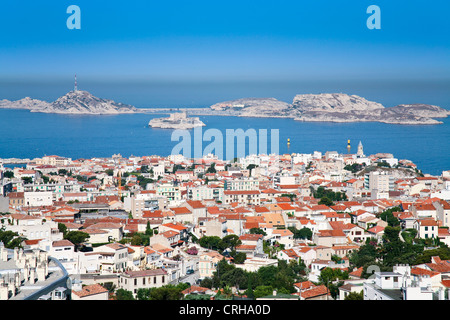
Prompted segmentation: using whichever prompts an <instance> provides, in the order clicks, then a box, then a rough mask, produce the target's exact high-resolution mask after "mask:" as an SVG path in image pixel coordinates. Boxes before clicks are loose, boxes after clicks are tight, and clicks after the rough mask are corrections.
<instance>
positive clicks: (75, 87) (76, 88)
mask: <svg viewBox="0 0 450 320" xmlns="http://www.w3.org/2000/svg"><path fill="white" fill-rule="evenodd" d="M77 90H78V86H77V74H76V73H75V86H74V89H73V91H75V92H76V91H77Z"/></svg>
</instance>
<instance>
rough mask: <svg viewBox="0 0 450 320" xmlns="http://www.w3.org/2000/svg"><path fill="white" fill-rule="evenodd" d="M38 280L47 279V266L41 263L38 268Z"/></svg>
mask: <svg viewBox="0 0 450 320" xmlns="http://www.w3.org/2000/svg"><path fill="white" fill-rule="evenodd" d="M36 271H37V278H38V281H45V266H43V265H40V266H39V267H37V268H36Z"/></svg>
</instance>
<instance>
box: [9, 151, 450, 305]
mask: <svg viewBox="0 0 450 320" xmlns="http://www.w3.org/2000/svg"><path fill="white" fill-rule="evenodd" d="M444 169H445V168H444ZM0 172H1V176H0V177H1V182H2V183H1V186H2V192H1V193H2V194H1V197H0V212H1V217H0V227H1V229H0V241H1V244H0V249H1V252H0V256H1V257H0V258H1V259H0V270H9V272H10V273H14V274H16V277H15V278H11V279H10V278H5V276H3V274H5V273H0V282H1V283H3V284H8V285H3V286H0V300H7V299H21V297H23V296H24V295H25V291H24V290H25V287H27V283H28V281H30V282H33V283H35V282H36V281H38V280H39V279H41V280H42V281H44V280H45V279H46V277H49V275H48V274H46V273H45V272H48V268H47V269H45V268H44V267H43V268H44V269H42V268H41V269H39V266H40V264H36V261H42V263H43V264H44V265H45V261H44V260H45V258H44V256H42V253H43V252H45V253H46V256H47V255H48V256H49V257H52V258H54V259H56V260H57V261H58V262H59V263H60V264H61V265H62V266H63V269H64V270H65V271H66V272H67V274H68V276H69V278H70V281H71V285H70V286H69V287H70V288H68V289H67V290H65V291H64V292H63V293H62V294H61V295H58V297H59V298H60V299H62V298H63V297H68V296H70V297H71V298H72V299H73V300H93V299H94V300H131V299H135V300H155V299H159V298H161V297H162V296H164V297H165V298H169V299H172V300H181V299H184V300H199V299H204V300H214V299H232V298H234V299H244V300H248V299H256V300H271V299H283V300H349V299H355V300H374V299H385V300H386V299H388V300H411V299H418V300H447V299H449V294H448V293H449V290H450V249H449V247H448V246H449V245H450V232H449V226H450V220H449V214H450V203H449V200H450V171H442V174H441V175H439V176H431V175H427V174H423V173H422V172H421V171H420V168H417V166H416V165H415V164H414V163H413V162H412V161H410V160H407V159H397V158H395V156H394V155H392V154H386V153H379V154H373V155H365V154H364V152H363V149H362V144H360V147H359V148H358V153H357V154H340V153H338V152H335V151H327V152H324V153H322V152H319V151H316V152H314V153H311V154H298V153H293V154H283V155H264V154H263V155H249V156H247V157H245V158H240V159H234V160H233V161H223V160H220V159H218V158H217V157H215V156H214V155H211V154H209V155H206V156H204V157H203V158H200V159H188V158H185V157H183V156H181V155H171V156H168V157H161V156H142V157H137V156H130V157H123V156H121V155H120V154H117V155H112V156H111V157H110V158H92V159H71V158H66V157H64V156H59V155H58V156H57V155H53V156H45V157H42V158H36V159H27V160H26V161H24V163H23V164H22V165H20V166H15V167H11V166H8V165H6V164H4V165H1V166H0ZM25 256H26V257H27V258H26V259H25V258H24V257H25ZM36 257H38V258H36ZM33 261H34V262H33ZM24 270H25V271H24ZM45 270H47V271H45ZM35 272H36V273H35ZM38 272H41V273H39V274H40V276H39V277H40V278H36V279H37V280H36V279H35V278H34V275H35V274H38ZM36 277H37V276H36ZM39 281H40V280H39ZM21 292H22V294H21ZM51 296H52V297H53V298H54V299H57V298H55V297H56V295H55V294H54V293H52V295H51Z"/></svg>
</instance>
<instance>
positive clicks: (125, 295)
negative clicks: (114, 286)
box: [116, 289, 136, 300]
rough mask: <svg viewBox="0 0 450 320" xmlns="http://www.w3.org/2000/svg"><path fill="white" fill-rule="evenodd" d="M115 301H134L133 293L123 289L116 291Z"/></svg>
mask: <svg viewBox="0 0 450 320" xmlns="http://www.w3.org/2000/svg"><path fill="white" fill-rule="evenodd" d="M116 299H117V300H136V299H134V297H133V293H132V292H131V291H128V290H125V289H118V290H117V291H116Z"/></svg>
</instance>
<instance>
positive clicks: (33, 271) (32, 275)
mask: <svg viewBox="0 0 450 320" xmlns="http://www.w3.org/2000/svg"><path fill="white" fill-rule="evenodd" d="M35 282H36V269H35V268H31V269H30V284H34V283H35Z"/></svg>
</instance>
